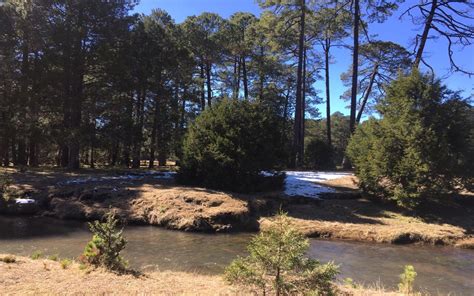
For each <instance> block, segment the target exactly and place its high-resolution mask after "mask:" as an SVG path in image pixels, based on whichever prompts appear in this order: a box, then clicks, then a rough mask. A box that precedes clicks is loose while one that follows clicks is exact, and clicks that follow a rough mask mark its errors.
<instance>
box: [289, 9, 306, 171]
mask: <svg viewBox="0 0 474 296" xmlns="http://www.w3.org/2000/svg"><path fill="white" fill-rule="evenodd" d="M305 2H306V1H305V0H301V16H300V31H299V42H298V68H297V73H296V75H297V76H296V106H295V123H294V135H293V155H292V166H293V167H299V166H300V165H301V162H302V157H303V156H302V155H301V148H300V147H301V145H302V143H301V127H302V124H301V119H302V108H301V107H302V85H303V77H302V76H303V56H304V37H305V14H306V12H305V6H306V3H305Z"/></svg>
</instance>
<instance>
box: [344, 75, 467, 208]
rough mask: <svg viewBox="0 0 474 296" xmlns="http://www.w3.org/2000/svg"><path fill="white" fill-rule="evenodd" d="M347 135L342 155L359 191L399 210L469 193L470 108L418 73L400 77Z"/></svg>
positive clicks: (439, 85)
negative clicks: (460, 191)
mask: <svg viewBox="0 0 474 296" xmlns="http://www.w3.org/2000/svg"><path fill="white" fill-rule="evenodd" d="M377 109H378V110H379V112H380V113H381V119H379V120H376V119H373V118H372V119H369V120H368V121H366V122H364V123H363V124H362V125H361V126H359V127H358V128H357V130H356V132H355V134H354V135H353V136H352V138H351V140H350V143H349V145H348V148H347V153H348V155H349V157H350V159H351V161H352V163H353V164H354V166H355V169H356V175H357V176H358V177H359V180H360V185H361V188H362V189H364V190H365V191H366V192H368V193H371V194H374V195H380V196H387V197H389V198H392V199H394V200H396V201H397V202H398V204H400V205H401V206H405V207H413V206H416V205H417V204H418V203H419V202H420V201H421V200H423V198H426V197H429V196H435V195H437V194H442V193H449V192H451V191H452V190H455V189H459V188H468V185H469V184H471V186H472V184H473V183H472V182H473V176H474V170H473V168H474V166H473V165H474V164H473V163H474V150H473V149H474V142H473V140H474V120H473V116H472V115H473V112H474V111H473V109H472V107H470V106H469V104H467V103H466V102H465V101H463V100H462V99H461V98H460V97H459V95H458V94H457V93H453V92H450V91H448V90H447V89H446V88H445V87H443V86H441V84H440V82H439V81H436V80H433V78H432V77H431V76H428V75H421V74H419V73H417V72H415V73H413V74H412V75H411V76H407V77H399V78H398V79H397V80H395V81H394V82H393V83H392V84H391V85H390V86H389V87H388V89H387V95H386V97H385V98H384V99H383V100H382V101H381V102H380V103H379V104H378V106H377Z"/></svg>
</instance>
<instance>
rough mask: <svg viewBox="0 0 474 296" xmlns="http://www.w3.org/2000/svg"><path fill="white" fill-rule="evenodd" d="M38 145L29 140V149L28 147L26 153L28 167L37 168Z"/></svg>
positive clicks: (32, 139)
mask: <svg viewBox="0 0 474 296" xmlns="http://www.w3.org/2000/svg"><path fill="white" fill-rule="evenodd" d="M37 150H38V145H37V144H36V141H35V139H34V138H33V137H31V138H30V142H29V147H28V152H29V156H28V159H29V165H30V166H31V167H37V166H38V151H37Z"/></svg>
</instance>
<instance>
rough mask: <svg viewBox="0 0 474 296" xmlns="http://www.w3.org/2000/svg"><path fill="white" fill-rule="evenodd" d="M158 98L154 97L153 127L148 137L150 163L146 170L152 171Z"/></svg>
mask: <svg viewBox="0 0 474 296" xmlns="http://www.w3.org/2000/svg"><path fill="white" fill-rule="evenodd" d="M158 104H159V102H158V96H156V97H155V113H154V115H153V127H152V129H151V135H150V157H149V158H150V159H149V160H150V162H149V164H148V168H150V169H152V168H153V167H154V165H155V148H156V130H157V126H158V117H159V113H160V111H159V110H160V109H159V105H158Z"/></svg>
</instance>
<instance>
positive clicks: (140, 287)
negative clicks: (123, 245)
mask: <svg viewBox="0 0 474 296" xmlns="http://www.w3.org/2000/svg"><path fill="white" fill-rule="evenodd" d="M4 256H6V255H2V254H0V258H2V257H4ZM8 256H11V255H8ZM15 258H16V262H14V263H4V262H2V261H0V274H1V276H0V291H1V294H2V295H255V293H254V292H253V291H250V290H248V289H247V288H246V287H235V286H230V285H228V284H227V283H226V282H225V281H224V280H223V278H222V277H221V276H209V275H202V274H196V273H184V272H150V273H145V274H135V275H133V274H125V275H119V274H115V273H111V272H107V271H105V270H103V269H95V270H91V269H86V270H81V269H80V266H79V264H77V263H73V264H72V265H70V266H68V267H67V268H66V269H63V268H62V267H61V265H60V263H58V262H56V261H51V260H46V259H38V260H32V259H30V258H26V257H15ZM337 291H338V292H337V295H346V296H349V295H354V296H362V295H367V296H369V295H387V296H388V295H390V296H392V295H400V294H398V293H395V292H388V291H385V290H384V289H381V288H374V287H371V288H364V287H362V286H358V287H355V288H354V287H352V288H350V287H344V286H342V285H340V286H339V288H337Z"/></svg>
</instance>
